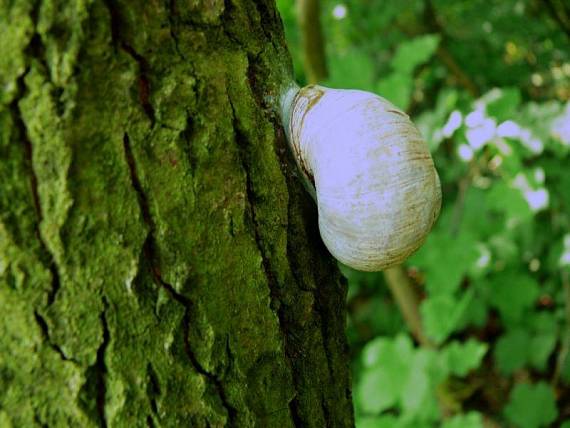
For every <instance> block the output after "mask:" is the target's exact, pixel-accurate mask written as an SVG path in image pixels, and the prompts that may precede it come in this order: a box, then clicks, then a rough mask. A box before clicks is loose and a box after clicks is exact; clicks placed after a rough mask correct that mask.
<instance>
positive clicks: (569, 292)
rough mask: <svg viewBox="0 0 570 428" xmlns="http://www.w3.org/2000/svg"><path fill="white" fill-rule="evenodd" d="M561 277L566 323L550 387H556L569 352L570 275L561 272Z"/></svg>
mask: <svg viewBox="0 0 570 428" xmlns="http://www.w3.org/2000/svg"><path fill="white" fill-rule="evenodd" d="M561 276H562V287H563V289H564V309H565V310H564V315H565V318H566V322H565V323H564V324H565V325H564V332H563V334H562V340H561V344H560V352H559V353H558V358H557V359H556V367H555V369H554V374H553V375H552V381H551V384H552V386H556V385H557V384H558V382H559V380H560V376H561V374H562V370H563V369H564V366H565V365H566V362H567V359H568V354H569V352H570V275H569V274H568V272H567V271H563V272H562V275H561Z"/></svg>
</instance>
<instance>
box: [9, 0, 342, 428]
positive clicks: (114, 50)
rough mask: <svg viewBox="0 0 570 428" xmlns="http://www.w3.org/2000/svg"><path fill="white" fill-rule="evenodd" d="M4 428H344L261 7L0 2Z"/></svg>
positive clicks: (323, 290)
mask: <svg viewBox="0 0 570 428" xmlns="http://www.w3.org/2000/svg"><path fill="white" fill-rule="evenodd" d="M0 29H1V30H0V186H1V187H0V312H1V313H2V317H1V318H0V426H2V427H4V426H14V427H29V426H49V427H66V426H70V427H71V426H73V427H79V426H81V427H91V426H93V427H96V426H103V427H107V426H108V427H139V426H143V427H144V426H149V427H179V426H191V427H206V426H212V427H222V426H231V427H254V426H258V427H292V426H297V427H301V426H302V427H324V426H330V427H346V426H352V424H353V421H352V405H351V398H350V380H349V369H348V353H347V344H346V340H345V336H344V327H345V316H346V312H345V294H346V285H345V284H344V283H342V282H341V281H340V276H339V273H338V270H337V268H336V265H335V263H334V262H333V260H332V259H331V258H330V256H329V255H328V254H327V252H326V250H325V249H324V247H323V245H322V243H321V241H320V238H319V234H318V226H317V222H316V211H315V208H314V206H313V204H312V201H311V200H310V198H309V197H308V196H307V195H305V193H304V190H303V187H302V185H301V184H300V183H299V179H298V177H297V176H296V171H295V167H294V162H293V161H292V160H291V159H290V157H289V156H290V155H289V153H288V151H287V149H286V143H285V141H284V136H283V130H282V128H281V126H280V124H279V118H278V116H277V112H276V111H275V108H274V105H275V104H276V98H277V96H278V90H279V87H280V85H281V84H282V83H283V80H284V79H286V78H287V76H288V75H289V67H290V65H289V64H290V59H289V56H288V53H287V50H286V48H285V45H284V40H283V33H282V26H281V21H280V18H279V16H278V15H277V12H276V10H275V5H274V2H273V0H225V1H222V0H185V1H183V0H165V1H158V0H150V1H147V0H137V1H134V0H130V1H128V0H120V1H117V0H107V1H102V0H36V1H31V0H0Z"/></svg>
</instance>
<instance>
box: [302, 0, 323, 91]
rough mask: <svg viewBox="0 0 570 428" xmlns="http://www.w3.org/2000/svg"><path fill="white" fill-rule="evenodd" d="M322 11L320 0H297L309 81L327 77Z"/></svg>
mask: <svg viewBox="0 0 570 428" xmlns="http://www.w3.org/2000/svg"><path fill="white" fill-rule="evenodd" d="M320 12H321V10H320V5H319V0H297V18H298V21H299V28H300V30H301V42H302V48H303V60H304V64H305V71H306V72H307V80H308V82H309V83H318V82H320V81H321V80H323V79H325V78H326V77H327V62H326V55H325V44H324V39H323V31H322V27H321V17H320Z"/></svg>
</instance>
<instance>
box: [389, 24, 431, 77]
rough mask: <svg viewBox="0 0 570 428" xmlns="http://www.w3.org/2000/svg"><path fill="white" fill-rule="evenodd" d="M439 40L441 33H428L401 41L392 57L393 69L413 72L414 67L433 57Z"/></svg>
mask: <svg viewBox="0 0 570 428" xmlns="http://www.w3.org/2000/svg"><path fill="white" fill-rule="evenodd" d="M439 41H440V36H439V35H437V34H428V35H425V36H421V37H416V38H415V39H412V40H409V41H406V42H403V43H401V44H400V45H399V46H398V49H397V50H396V53H395V55H394V58H392V68H393V70H394V71H396V72H397V73H401V74H411V73H412V72H413V71H414V68H416V67H417V66H418V65H421V64H423V63H424V62H426V61H427V60H429V59H430V58H431V57H432V55H433V54H434V53H435V51H436V50H437V46H438V45H439Z"/></svg>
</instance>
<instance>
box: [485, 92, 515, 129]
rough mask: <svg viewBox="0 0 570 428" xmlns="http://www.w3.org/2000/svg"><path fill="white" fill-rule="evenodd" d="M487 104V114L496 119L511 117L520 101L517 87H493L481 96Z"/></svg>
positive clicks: (502, 119)
mask: <svg viewBox="0 0 570 428" xmlns="http://www.w3.org/2000/svg"><path fill="white" fill-rule="evenodd" d="M482 101H483V102H485V103H486V104H487V115H489V116H491V117H494V118H495V119H497V120H498V121H505V120H508V119H512V118H513V117H514V115H515V113H516V111H517V108H518V106H519V105H520V102H521V93H520V90H519V89H518V88H501V89H499V88H495V89H493V90H491V91H490V92H488V93H487V94H485V95H484V96H483V97H482Z"/></svg>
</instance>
